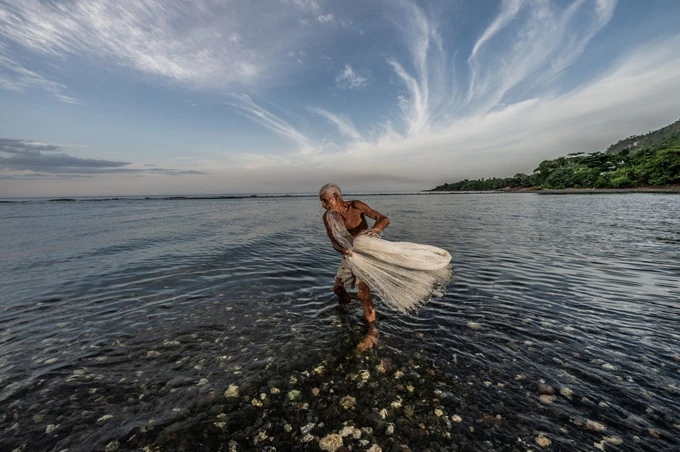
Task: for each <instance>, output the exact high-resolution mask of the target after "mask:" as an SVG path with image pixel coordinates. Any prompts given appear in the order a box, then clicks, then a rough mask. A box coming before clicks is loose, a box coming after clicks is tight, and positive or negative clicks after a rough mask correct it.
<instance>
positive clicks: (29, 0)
mask: <svg viewBox="0 0 680 452" xmlns="http://www.w3.org/2000/svg"><path fill="white" fill-rule="evenodd" d="M292 4H293V5H294V6H299V7H305V8H308V9H310V10H316V8H317V6H318V5H317V3H316V2H312V1H302V0H295V1H293V2H292ZM244 5H247V3H245V4H244ZM238 6H243V5H240V4H238V3H234V4H230V5H226V4H223V5H219V4H217V3H215V2H213V1H212V0H197V1H195V2H192V5H191V7H190V8H188V7H187V5H186V3H185V2H182V1H179V0H144V1H130V0H120V1H115V2H112V1H108V0H71V1H69V2H43V1H40V0H25V1H21V2H9V3H3V5H2V6H0V43H2V42H3V41H4V42H5V43H7V44H11V45H12V46H13V47H16V48H20V49H25V50H27V51H30V52H33V54H35V55H40V56H42V57H43V58H52V59H55V60H58V61H59V60H61V61H64V60H67V59H69V58H72V57H78V58H85V59H91V60H95V61H98V62H100V63H101V64H102V65H105V66H111V65H112V64H113V65H118V66H122V67H126V68H130V69H132V70H134V71H138V72H139V73H142V74H147V75H150V76H153V77H159V78H161V79H164V80H166V81H172V82H178V83H182V84H184V85H186V86H189V87H195V88H217V87H229V86H233V85H244V84H245V85H252V84H255V83H260V82H262V81H263V80H266V79H268V77H269V76H270V75H269V74H270V73H271V69H272V68H275V67H278V68H279V72H281V71H283V69H284V68H285V64H283V63H285V56H284V55H285V52H281V50H282V48H285V47H289V48H290V44H293V43H294V42H295V41H297V40H298V39H301V33H300V32H298V31H295V30H294V29H293V27H287V26H284V25H285V24H288V23H289V22H290V23H292V21H296V20H297V17H296V15H286V14H272V15H266V16H262V17H261V16H257V20H258V23H259V25H260V26H261V27H262V28H264V29H267V28H268V27H272V28H273V27H274V26H278V27H279V28H280V29H283V30H289V31H288V32H285V33H280V34H279V35H278V36H277V39H276V40H271V39H269V36H263V35H262V34H258V33H253V32H252V30H251V29H249V28H248V27H246V26H244V25H243V24H244V23H247V22H249V21H250V20H252V18H251V15H252V14H255V12H254V11H252V10H251V9H250V8H246V7H238ZM287 21H288V22H287ZM277 55H278V56H277ZM281 57H283V58H281ZM14 64H15V65H18V66H19V65H21V64H20V63H19V61H18V60H16V59H15V60H14ZM282 64H283V65H282Z"/></svg>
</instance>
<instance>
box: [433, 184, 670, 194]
mask: <svg viewBox="0 0 680 452" xmlns="http://www.w3.org/2000/svg"><path fill="white" fill-rule="evenodd" d="M430 193H441V194H492V193H497V194H504V193H535V194H538V195H603V194H626V193H662V194H663V193H672V194H675V193H679V194H680V185H662V186H658V187H632V188H561V189H543V188H539V187H529V188H517V189H515V188H513V189H502V190H471V191H431V192H430Z"/></svg>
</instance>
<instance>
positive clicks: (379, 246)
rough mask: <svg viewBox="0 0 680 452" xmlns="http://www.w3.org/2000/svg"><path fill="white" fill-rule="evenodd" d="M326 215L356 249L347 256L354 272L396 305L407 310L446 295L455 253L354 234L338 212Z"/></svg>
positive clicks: (338, 233)
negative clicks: (432, 298)
mask: <svg viewBox="0 0 680 452" xmlns="http://www.w3.org/2000/svg"><path fill="white" fill-rule="evenodd" d="M326 215H327V217H326V218H327V222H328V224H329V225H330V227H331V232H332V234H333V237H334V238H335V240H336V241H337V242H338V244H339V245H340V246H342V247H343V248H347V249H350V250H351V251H352V255H351V256H345V259H346V261H347V263H348V264H349V266H350V269H351V270H352V272H353V273H354V274H355V275H356V276H357V277H358V278H359V279H361V280H363V281H364V282H366V284H368V286H369V287H370V288H371V291H373V292H374V293H375V294H376V295H378V296H379V297H380V298H381V299H382V300H383V301H385V302H387V303H388V304H389V305H390V306H391V307H392V308H394V309H395V310H397V311H399V312H400V313H407V312H410V311H413V310H415V309H417V308H418V307H420V306H422V305H423V304H424V303H426V302H427V301H428V300H429V299H430V298H431V297H432V296H433V295H443V289H444V287H445V286H446V283H448V282H449V281H450V280H451V277H452V276H453V271H452V269H451V266H450V265H449V262H450V261H451V255H450V254H449V253H448V252H447V251H446V250H443V249H441V248H437V247H435V246H430V245H421V244H418V243H411V242H391V241H388V240H384V239H382V238H381V237H379V236H377V235H374V234H365V233H364V234H360V235H358V236H356V237H352V235H351V234H350V233H349V232H348V231H347V228H346V227H345V222H344V221H343V219H342V217H341V215H340V214H339V213H338V212H333V211H329V212H327V214H326Z"/></svg>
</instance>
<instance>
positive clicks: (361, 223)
mask: <svg viewBox="0 0 680 452" xmlns="http://www.w3.org/2000/svg"><path fill="white" fill-rule="evenodd" d="M347 206H348V210H347V213H345V214H344V215H343V216H342V217H343V219H344V221H345V227H346V228H347V231H348V232H349V233H350V234H351V235H352V237H356V236H357V235H359V234H360V233H361V232H362V231H365V230H366V229H368V223H367V222H366V217H365V216H364V213H363V212H362V211H361V210H359V209H357V208H355V207H354V201H347Z"/></svg>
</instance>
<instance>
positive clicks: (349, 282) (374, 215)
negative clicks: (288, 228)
mask: <svg viewBox="0 0 680 452" xmlns="http://www.w3.org/2000/svg"><path fill="white" fill-rule="evenodd" d="M319 199H320V200H321V206H322V207H323V208H324V209H326V213H324V216H323V221H324V225H325V226H326V232H327V233H328V237H329V238H330V239H331V243H332V244H333V249H335V250H336V251H337V252H339V253H341V254H342V255H343V259H342V262H341V263H340V268H339V269H338V273H337V274H336V276H335V285H334V286H333V292H335V294H336V295H337V296H338V297H339V298H340V303H342V304H344V303H349V302H350V301H351V298H350V296H349V294H348V293H347V290H346V289H348V288H349V289H351V288H354V287H355V286H358V289H359V290H358V292H357V297H358V298H359V301H361V305H362V306H363V308H364V317H365V318H366V321H367V322H368V323H369V334H368V335H367V336H366V338H365V339H364V340H363V341H362V343H361V344H359V347H360V348H362V349H365V348H371V347H372V346H373V345H375V343H376V342H377V337H378V334H377V330H376V329H375V308H374V307H373V301H372V300H371V291H370V289H369V287H368V285H367V284H366V283H365V282H364V281H361V280H359V279H358V278H357V277H356V275H354V274H353V273H352V270H351V269H350V267H349V265H348V264H347V262H346V261H345V256H351V255H352V251H351V250H349V249H346V248H343V247H342V246H341V245H340V244H339V243H338V242H337V240H335V237H334V236H333V232H332V230H331V226H330V224H329V222H328V218H327V216H328V212H337V213H339V214H340V216H341V217H342V219H343V220H344V222H345V227H346V228H347V231H348V232H349V233H350V235H351V236H352V237H356V236H357V235H359V234H360V233H361V232H363V231H365V230H367V229H369V228H368V223H367V222H366V217H369V218H371V219H373V220H375V223H374V224H373V227H372V228H371V231H373V232H376V233H378V232H382V230H383V229H385V228H386V227H387V225H388V224H390V220H389V219H388V218H387V217H386V216H385V215H383V214H381V213H380V212H376V211H375V210H373V209H371V208H370V207H369V206H368V205H366V204H365V203H363V202H361V201H356V200H355V201H345V200H344V199H343V198H342V191H341V190H340V187H338V186H337V185H335V184H326V185H324V186H323V187H321V190H320V191H319Z"/></svg>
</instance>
